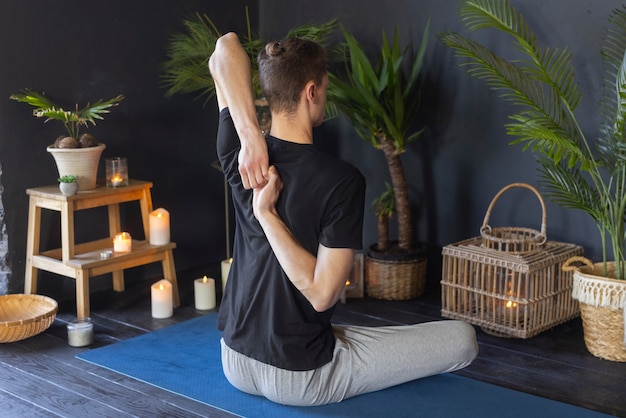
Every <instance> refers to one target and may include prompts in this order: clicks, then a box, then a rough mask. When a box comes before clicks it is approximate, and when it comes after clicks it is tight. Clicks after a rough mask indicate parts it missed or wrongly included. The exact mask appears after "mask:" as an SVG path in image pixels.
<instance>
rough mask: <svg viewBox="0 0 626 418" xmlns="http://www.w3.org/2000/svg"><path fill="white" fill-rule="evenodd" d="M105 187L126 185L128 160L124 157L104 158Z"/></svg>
mask: <svg viewBox="0 0 626 418" xmlns="http://www.w3.org/2000/svg"><path fill="white" fill-rule="evenodd" d="M105 164H106V177H107V187H124V186H128V160H127V159H126V157H115V158H107V159H105Z"/></svg>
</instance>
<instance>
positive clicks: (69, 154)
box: [47, 144, 106, 191]
mask: <svg viewBox="0 0 626 418" xmlns="http://www.w3.org/2000/svg"><path fill="white" fill-rule="evenodd" d="M105 148H106V146H105V145H104V144H100V145H98V146H95V147H86V148H54V147H48V148H47V151H48V152H49V153H50V154H52V156H53V157H54V161H55V162H56V164H57V170H58V171H59V177H63V176H66V175H74V176H76V178H77V181H78V190H79V191H85V190H93V189H95V188H96V179H97V176H98V164H99V163H100V156H101V155H102V151H104V149H105Z"/></svg>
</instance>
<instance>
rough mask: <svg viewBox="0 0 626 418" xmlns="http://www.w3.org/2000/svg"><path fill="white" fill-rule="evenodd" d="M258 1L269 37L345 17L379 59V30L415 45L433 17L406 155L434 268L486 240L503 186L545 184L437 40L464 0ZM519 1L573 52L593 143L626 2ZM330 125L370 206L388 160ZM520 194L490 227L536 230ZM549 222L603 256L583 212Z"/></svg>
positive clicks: (553, 233) (531, 208)
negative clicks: (455, 246)
mask: <svg viewBox="0 0 626 418" xmlns="http://www.w3.org/2000/svg"><path fill="white" fill-rule="evenodd" d="M260 4H261V10H260V13H261V28H262V30H263V31H264V34H265V35H266V37H277V36H280V34H281V33H282V32H284V30H285V29H286V28H287V27H289V26H291V25H294V24H298V23H304V22H308V21H319V22H321V21H325V20H327V19H330V18H332V17H339V18H340V19H341V21H342V22H343V24H344V25H345V26H346V28H347V29H348V30H350V31H351V32H352V33H353V34H354V35H355V36H356V37H357V39H359V41H360V42H361V43H362V44H363V45H364V46H365V47H366V48H368V49H369V50H370V51H371V52H372V53H373V52H374V51H375V49H376V48H378V46H380V44H381V34H382V32H383V31H385V32H386V33H387V34H388V36H390V35H392V33H393V30H394V27H395V26H396V25H397V26H398V28H399V30H400V34H401V37H402V39H403V40H404V42H407V41H409V40H412V41H413V42H414V43H415V44H416V45H417V44H418V43H419V40H420V39H421V34H422V32H423V29H424V26H425V24H426V22H427V20H428V19H430V20H431V33H432V35H431V38H430V52H429V56H428V63H427V66H428V73H427V76H426V86H425V97H424V100H423V107H422V110H423V113H422V116H421V119H422V123H424V124H425V126H426V131H425V134H424V135H423V137H422V138H421V140H420V141H419V143H416V144H414V146H411V147H410V148H409V149H408V150H407V152H406V154H405V155H404V162H405V169H406V171H407V177H408V179H409V182H410V189H411V193H412V199H413V201H414V202H415V204H416V205H419V207H420V209H419V216H418V220H417V221H416V222H417V225H418V232H417V234H418V238H419V239H420V240H422V241H427V242H428V243H429V244H430V249H431V255H432V256H433V257H432V258H431V261H432V263H431V264H430V266H431V268H433V269H436V268H438V267H439V266H437V263H438V262H439V259H438V258H437V257H438V255H439V254H440V251H441V247H442V246H444V245H447V244H450V243H453V242H457V241H459V240H462V239H466V238H470V237H473V236H477V235H479V229H480V226H481V225H482V223H483V218H484V216H485V212H486V210H487V207H488V205H489V203H490V202H491V200H492V198H493V197H494V196H495V194H496V193H497V192H498V191H499V190H500V189H501V188H502V187H504V186H505V185H508V184H510V183H514V182H527V183H531V184H533V185H535V186H538V175H537V171H536V168H537V166H536V164H535V162H534V159H533V156H532V155H531V154H530V153H529V152H522V149H521V147H519V146H510V145H508V143H509V141H511V139H512V138H511V137H508V136H507V135H506V134H505V130H504V127H503V125H504V123H505V122H506V116H507V114H508V113H507V112H509V111H510V108H507V105H505V104H504V103H503V102H502V101H501V100H500V99H499V98H498V97H497V95H496V94H494V93H493V92H491V91H489V90H488V88H487V87H486V86H485V85H484V84H483V83H482V82H479V81H476V80H473V79H470V78H469V76H467V75H466V74H465V72H464V70H462V69H460V68H459V67H458V63H459V61H457V60H456V59H455V58H454V57H453V55H452V53H451V51H450V50H449V49H447V48H446V47H445V46H443V45H442V44H441V43H439V41H438V40H437V39H435V34H436V33H438V32H440V31H447V30H454V31H462V30H463V27H462V25H461V24H460V22H459V18H458V5H459V2H458V1H457V0H440V1H424V0H419V1H415V0H404V1H403V0H395V1H387V2H382V1H376V0H340V1H337V0H315V1H313V0H311V1H299V2H291V1H288V0H261V2H260ZM512 4H513V5H514V6H515V7H517V8H518V10H520V11H521V12H522V13H523V15H524V17H525V18H526V20H527V21H528V23H529V25H531V27H532V28H533V30H534V31H535V33H536V35H537V36H538V38H539V39H538V40H539V42H540V44H541V45H543V46H555V47H562V46H566V47H568V48H570V49H571V51H572V52H573V55H574V66H575V73H576V76H577V81H578V83H579V84H580V90H581V92H582V94H583V98H584V102H583V103H582V104H581V105H580V106H579V108H578V109H577V115H578V117H579V120H580V122H581V123H582V126H583V129H584V130H585V132H586V134H587V135H588V136H589V137H590V138H593V137H594V136H595V135H596V132H597V119H598V106H597V103H598V100H599V89H600V78H601V75H602V66H601V58H600V54H599V43H600V41H601V39H602V36H603V34H604V31H605V28H606V18H607V16H608V15H609V12H610V11H611V10H612V9H613V8H617V7H621V5H622V2H621V1H609V0H606V1H602V2H589V1H583V0H572V1H567V2H556V1H553V2H545V1H539V0H524V1H521V0H513V1H512ZM476 36H477V37H476V38H475V39H481V40H482V41H483V42H485V43H486V44H488V45H491V46H493V47H495V48H498V49H501V48H507V46H506V44H505V40H504V39H501V37H499V36H497V35H494V34H484V35H476ZM332 126H333V128H332V129H331V128H329V127H326V128H325V129H324V130H323V131H321V132H318V134H319V135H318V140H319V141H322V142H324V143H326V142H330V143H332V142H336V145H335V146H336V147H337V148H338V149H339V152H340V153H341V155H342V156H343V157H344V158H346V159H348V160H350V161H352V162H353V163H354V164H355V165H356V166H358V167H359V168H360V169H361V171H362V172H363V173H364V174H365V176H366V178H367V183H368V191H367V201H368V202H370V201H371V200H372V199H374V198H375V197H376V196H378V195H379V194H380V192H381V191H382V188H383V184H384V180H386V178H387V174H386V171H385V170H386V167H385V164H384V161H383V157H382V154H380V153H379V152H377V151H374V150H373V149H372V148H371V147H370V146H369V145H367V144H365V143H363V142H361V141H360V140H359V139H358V137H356V135H355V134H354V133H353V131H352V129H351V127H349V126H346V125H345V124H342V123H337V122H332ZM324 134H325V135H324ZM517 190H518V189H514V190H511V191H510V192H508V193H506V194H504V195H503V196H502V198H501V199H499V201H498V205H496V207H495V208H494V211H493V214H492V217H491V221H490V225H492V226H526V227H531V228H536V229H539V228H540V221H541V209H540V206H539V204H538V203H537V198H536V197H535V196H534V195H533V194H532V193H530V192H528V191H526V190H525V189H519V191H517ZM547 224H548V228H547V233H548V238H549V239H554V240H559V241H566V242H574V243H578V244H580V245H583V246H584V247H585V251H586V254H587V255H588V256H590V257H592V258H594V259H598V258H599V257H600V254H601V253H600V251H601V247H600V245H599V239H598V232H597V229H596V228H595V226H594V225H593V224H592V223H590V222H589V220H588V219H587V217H586V215H584V214H583V213H580V212H577V211H574V210H564V209H561V208H560V207H557V206H555V205H553V204H550V203H549V202H548V208H547ZM374 241H375V218H374V216H373V214H370V216H366V226H365V244H371V243H373V242H374ZM432 272H433V270H431V273H432ZM433 276H434V277H433ZM436 280H437V277H436V273H435V274H431V281H436Z"/></svg>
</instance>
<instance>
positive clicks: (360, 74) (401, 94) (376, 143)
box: [327, 25, 429, 299]
mask: <svg viewBox="0 0 626 418" xmlns="http://www.w3.org/2000/svg"><path fill="white" fill-rule="evenodd" d="M342 32H343V35H344V37H345V40H346V45H347V47H346V52H347V58H346V59H345V62H346V65H345V67H346V68H345V71H344V72H341V71H335V72H334V73H330V74H329V78H330V86H331V87H330V88H329V89H328V92H327V94H328V100H329V101H330V102H331V103H332V104H333V105H334V106H336V108H337V109H338V110H339V111H340V112H341V113H342V114H343V115H345V117H346V118H347V119H348V120H349V121H350V122H351V124H352V126H353V127H354V128H355V130H356V133H357V134H358V136H359V137H360V138H361V139H362V140H364V141H365V142H367V143H369V144H371V145H372V146H373V147H374V148H376V149H378V150H381V151H382V153H383V155H384V157H385V161H386V162H387V167H388V169H389V176H390V178H391V188H389V187H388V188H387V190H386V191H385V192H383V195H381V196H380V198H379V199H377V200H376V202H375V203H374V204H375V206H376V216H377V219H378V221H379V223H378V232H379V235H378V240H377V243H376V244H375V245H373V246H371V247H370V250H369V252H368V254H367V256H366V258H365V283H366V285H367V292H368V294H369V295H370V296H373V297H377V298H380V299H411V298H414V297H416V296H419V295H421V294H422V293H423V291H424V285H425V275H426V271H425V270H426V268H425V267H426V258H425V255H424V248H423V247H422V246H420V245H416V244H415V239H414V236H413V216H412V213H411V206H410V202H409V193H408V187H407V180H406V175H405V172H404V167H403V164H402V159H401V155H402V154H403V153H404V152H405V150H406V147H407V146H408V145H409V144H411V143H412V142H413V141H415V140H416V139H417V138H418V137H419V136H420V134H421V132H422V131H421V130H417V129H415V128H414V124H415V121H416V118H417V115H418V109H419V103H420V90H421V82H420V79H419V76H420V72H421V70H422V63H423V59H424V54H425V52H426V48H427V44H428V32H429V25H427V26H426V28H425V30H424V34H423V36H422V40H421V44H420V46H419V49H418V50H417V51H413V50H412V49H411V48H410V44H409V45H407V46H406V47H404V48H402V47H400V41H399V35H398V31H397V30H396V32H395V35H394V38H393V41H392V42H391V43H389V42H388V41H387V38H386V37H385V36H384V35H383V43H382V46H381V48H380V50H379V57H378V62H377V63H375V64H373V63H372V62H371V61H370V60H369V58H368V57H367V55H366V53H365V51H364V49H363V48H362V46H361V45H360V43H359V42H358V41H357V40H356V38H355V37H354V36H352V35H351V34H350V33H349V32H348V31H347V30H345V28H342ZM394 211H395V214H396V215H397V223H398V240H397V241H390V240H389V239H388V236H387V233H388V232H387V231H388V227H387V222H388V221H389V219H390V218H391V214H392V213H393V212H394Z"/></svg>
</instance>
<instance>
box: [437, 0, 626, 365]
mask: <svg viewBox="0 0 626 418" xmlns="http://www.w3.org/2000/svg"><path fill="white" fill-rule="evenodd" d="M460 16H461V19H462V21H463V22H464V23H465V25H466V28H467V29H468V30H469V31H475V30H479V29H492V30H494V29H495V30H496V31H499V32H501V33H502V34H503V35H508V37H509V38H510V39H511V44H512V48H513V49H514V50H515V51H516V52H517V53H518V55H517V58H516V59H514V60H507V59H505V58H502V57H501V56H499V55H498V54H496V53H495V52H493V51H492V50H490V49H488V48H487V47H485V46H484V45H482V44H480V43H478V42H477V41H474V40H472V39H470V38H468V37H466V36H463V35H461V34H458V33H454V32H447V33H442V34H440V35H439V37H440V39H441V40H442V41H443V43H444V44H445V45H447V46H449V47H451V48H453V49H454V50H455V52H456V55H457V56H458V57H461V58H463V59H464V62H463V66H464V68H465V69H466V70H467V72H468V73H469V74H470V75H471V76H473V77H475V78H478V79H481V80H484V81H485V82H486V83H487V84H488V85H489V86H490V87H491V88H492V89H494V90H497V91H499V92H501V93H502V97H503V98H504V99H505V100H506V101H508V102H510V103H512V104H513V105H515V107H512V109H513V113H512V114H511V115H510V117H509V118H510V122H509V123H508V124H507V125H506V129H507V133H508V134H509V135H512V136H514V137H516V139H515V140H514V141H513V143H515V144H523V145H524V149H528V150H532V151H533V152H536V153H538V154H539V163H540V165H539V169H540V173H541V178H542V185H543V187H544V189H545V190H546V194H547V196H548V198H550V199H551V200H553V201H555V202H556V203H558V204H560V205H562V206H563V207H566V208H575V209H580V210H583V211H584V212H586V213H587V214H589V216H591V218H592V219H593V221H594V222H595V224H596V226H597V228H598V231H599V234H600V238H601V242H602V250H603V260H602V262H599V263H596V264H592V263H591V262H589V261H587V262H586V265H585V266H584V267H580V268H579V267H574V263H573V262H570V263H566V264H568V266H565V267H564V268H570V269H574V270H575V272H574V281H573V290H572V294H573V296H574V297H575V298H576V299H577V300H578V301H579V302H580V308H581V316H582V320H583V326H584V330H585V343H586V345H587V348H588V349H589V351H590V352H591V353H592V354H594V355H595V356H597V357H601V358H604V359H607V360H614V361H626V347H625V345H624V308H625V307H626V259H625V254H626V252H625V250H626V235H625V233H626V228H625V226H626V124H625V121H626V54H625V52H626V8H622V9H616V10H614V11H613V12H612V13H611V15H610V16H609V24H610V29H609V31H608V32H607V37H606V39H605V42H604V44H603V45H602V47H601V51H600V52H601V56H602V58H603V60H604V62H605V64H606V70H607V71H606V74H605V77H604V80H603V82H604V83H603V88H604V92H603V93H604V94H603V95H602V103H601V105H600V107H599V108H600V109H601V113H602V114H601V116H602V123H601V126H600V129H599V135H598V139H597V140H596V141H591V140H589V139H588V138H587V136H586V135H585V132H584V131H583V129H582V127H581V125H580V123H579V122H578V120H577V117H576V113H575V109H576V107H577V106H578V104H579V103H580V102H581V100H582V95H581V94H580V92H579V91H578V86H577V84H576V82H575V79H574V72H573V69H572V63H571V53H570V52H569V51H568V50H567V49H566V48H542V47H540V46H539V43H538V41H537V38H536V37H535V35H534V33H533V31H532V30H531V29H530V27H529V26H528V24H527V23H526V22H525V20H524V19H523V17H522V15H521V14H520V13H519V12H518V11H517V10H516V9H515V8H513V7H512V6H511V5H510V3H509V2H508V1H507V0H466V1H464V3H463V4H462V5H461V8H460ZM609 254H610V255H609ZM610 260H612V261H610ZM572 261H575V260H572Z"/></svg>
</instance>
